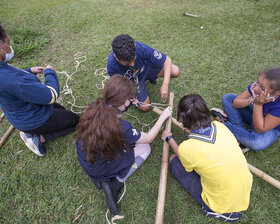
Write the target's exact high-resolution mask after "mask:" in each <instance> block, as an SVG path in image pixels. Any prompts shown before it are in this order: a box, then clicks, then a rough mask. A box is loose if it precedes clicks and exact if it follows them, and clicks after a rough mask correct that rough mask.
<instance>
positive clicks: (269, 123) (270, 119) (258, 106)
mask: <svg viewBox="0 0 280 224" xmlns="http://www.w3.org/2000/svg"><path fill="white" fill-rule="evenodd" d="M272 100H273V99H269V94H267V92H266V91H265V92H264V93H262V94H261V95H260V96H257V97H256V98H255V101H254V109H253V125H254V129H255V131H256V132H258V133H264V132H266V131H269V130H271V129H273V128H275V127H276V126H278V125H279V124H280V118H279V117H275V116H273V115H271V114H267V115H266V116H264V115H263V104H265V103H268V102H270V101H272Z"/></svg>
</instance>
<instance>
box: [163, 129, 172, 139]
mask: <svg viewBox="0 0 280 224" xmlns="http://www.w3.org/2000/svg"><path fill="white" fill-rule="evenodd" d="M170 135H172V133H171V132H168V131H166V130H163V132H162V134H161V139H162V140H163V141H165V139H166V137H168V136H170Z"/></svg>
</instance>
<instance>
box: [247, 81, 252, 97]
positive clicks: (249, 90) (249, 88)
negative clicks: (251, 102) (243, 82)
mask: <svg viewBox="0 0 280 224" xmlns="http://www.w3.org/2000/svg"><path fill="white" fill-rule="evenodd" d="M252 84H253V83H251V84H250V85H249V86H248V92H249V93H250V94H251V95H252V91H251V86H252Z"/></svg>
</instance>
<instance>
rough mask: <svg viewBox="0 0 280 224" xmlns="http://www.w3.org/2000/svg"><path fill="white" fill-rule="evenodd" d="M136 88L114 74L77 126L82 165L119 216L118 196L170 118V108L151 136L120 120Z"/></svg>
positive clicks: (151, 130)
mask: <svg viewBox="0 0 280 224" xmlns="http://www.w3.org/2000/svg"><path fill="white" fill-rule="evenodd" d="M135 92H136V87H135V85H134V84H133V83H132V82H131V81H130V80H129V79H127V78H126V77H123V76H121V75H114V76H113V77H111V78H110V79H109V80H108V82H107V83H106V84H105V87H104V89H103V92H102V95H103V96H102V98H98V99H97V100H96V101H95V102H93V103H92V104H91V105H90V106H88V107H87V108H86V109H85V111H84V113H83V115H82V117H81V119H80V122H79V124H78V125H77V135H76V137H77V138H78V139H77V142H76V149H77V153H78V157H79V161H80V164H81V166H82V167H83V169H84V171H85V172H86V174H87V175H88V176H89V177H90V178H91V179H92V180H93V182H94V184H95V186H96V187H97V188H98V189H103V191H104V193H105V197H106V203H107V206H108V208H109V210H110V212H111V213H112V214H114V215H117V214H118V213H119V212H118V207H117V194H118V192H119V190H120V189H121V188H122V187H123V185H124V184H123V182H124V181H125V180H126V179H127V178H128V177H129V176H130V175H131V174H132V173H133V172H135V170H136V169H137V168H138V167H139V166H140V165H141V164H142V163H143V162H144V161H145V160H146V159H147V157H148V156H149V154H150V152H151V148H150V145H149V143H151V142H152V141H153V140H154V139H155V137H156V136H157V134H158V132H159V130H160V128H161V126H162V124H163V122H164V121H165V120H166V119H167V118H168V117H170V116H171V114H172V111H171V109H170V108H169V107H168V108H166V109H165V110H164V112H163V113H162V115H161V116H160V117H159V119H158V121H157V122H156V123H155V125H154V126H153V127H152V128H151V129H150V131H149V132H148V133H143V132H140V131H138V130H137V129H135V128H134V127H133V126H132V125H131V124H130V123H129V122H127V121H125V120H123V119H122V118H121V113H122V112H124V111H126V110H127V109H128V108H129V107H130V105H131V104H132V103H133V104H136V103H137V102H136V101H135V100H134V96H135Z"/></svg>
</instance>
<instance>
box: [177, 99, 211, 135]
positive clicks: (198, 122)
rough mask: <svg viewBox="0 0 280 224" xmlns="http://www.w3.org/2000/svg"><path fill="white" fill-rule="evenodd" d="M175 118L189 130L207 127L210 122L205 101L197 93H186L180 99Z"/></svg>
mask: <svg viewBox="0 0 280 224" xmlns="http://www.w3.org/2000/svg"><path fill="white" fill-rule="evenodd" d="M177 119H178V120H179V121H180V122H182V123H183V126H184V127H185V128H187V129H189V130H197V129H200V128H205V127H208V126H209V125H210V124H211V122H212V120H211V117H210V111H209V109H208V107H207V106H206V103H205V102H204V100H203V99H202V97H201V96H199V95H197V94H188V95H186V96H184V97H183V98H181V99H180V101H179V104H178V113H177Z"/></svg>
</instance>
